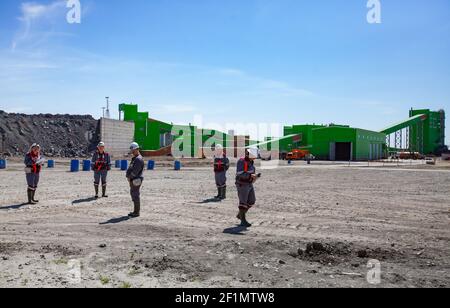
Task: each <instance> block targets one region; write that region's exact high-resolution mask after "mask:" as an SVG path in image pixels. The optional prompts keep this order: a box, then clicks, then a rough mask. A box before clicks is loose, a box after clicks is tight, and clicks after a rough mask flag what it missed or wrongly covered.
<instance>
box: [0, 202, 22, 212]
mask: <svg viewBox="0 0 450 308" xmlns="http://www.w3.org/2000/svg"><path fill="white" fill-rule="evenodd" d="M27 205H28V203H22V204H16V205H8V206H3V207H0V210H2V211H6V210H18V209H20V208H22V207H24V206H27Z"/></svg>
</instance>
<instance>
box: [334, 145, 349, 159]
mask: <svg viewBox="0 0 450 308" xmlns="http://www.w3.org/2000/svg"><path fill="white" fill-rule="evenodd" d="M335 160H338V161H350V160H352V143H351V142H336V159H335Z"/></svg>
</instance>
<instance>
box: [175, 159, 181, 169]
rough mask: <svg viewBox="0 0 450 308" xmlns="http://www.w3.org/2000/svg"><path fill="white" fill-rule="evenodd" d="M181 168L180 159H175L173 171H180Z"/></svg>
mask: <svg viewBox="0 0 450 308" xmlns="http://www.w3.org/2000/svg"><path fill="white" fill-rule="evenodd" d="M180 170H181V161H179V160H176V161H175V171H180Z"/></svg>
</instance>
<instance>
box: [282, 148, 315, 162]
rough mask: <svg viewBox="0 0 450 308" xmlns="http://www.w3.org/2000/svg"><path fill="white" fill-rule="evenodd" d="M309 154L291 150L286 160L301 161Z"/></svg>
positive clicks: (305, 151) (304, 151) (303, 151)
mask: <svg viewBox="0 0 450 308" xmlns="http://www.w3.org/2000/svg"><path fill="white" fill-rule="evenodd" d="M309 154H310V152H309V151H307V150H292V152H289V153H288V154H287V156H286V159H287V160H302V159H305V158H306V157H307V156H308V155H309Z"/></svg>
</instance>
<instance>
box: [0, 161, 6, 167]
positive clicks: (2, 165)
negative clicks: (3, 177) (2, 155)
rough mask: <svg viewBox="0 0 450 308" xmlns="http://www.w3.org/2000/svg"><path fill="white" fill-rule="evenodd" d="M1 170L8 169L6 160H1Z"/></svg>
mask: <svg viewBox="0 0 450 308" xmlns="http://www.w3.org/2000/svg"><path fill="white" fill-rule="evenodd" d="M0 169H6V160H4V159H0Z"/></svg>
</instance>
